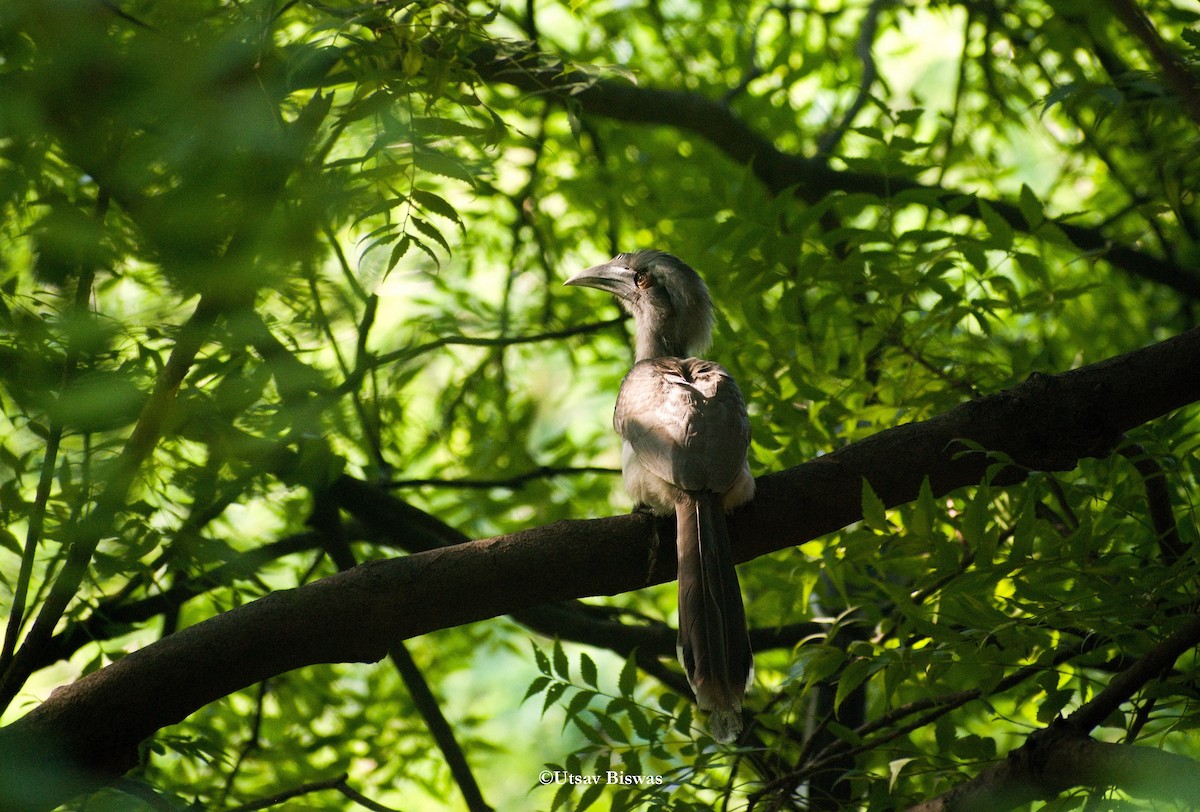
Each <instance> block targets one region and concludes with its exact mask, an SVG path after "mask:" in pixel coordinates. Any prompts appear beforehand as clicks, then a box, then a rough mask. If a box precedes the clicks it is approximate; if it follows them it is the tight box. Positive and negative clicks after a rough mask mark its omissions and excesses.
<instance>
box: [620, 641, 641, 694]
mask: <svg viewBox="0 0 1200 812" xmlns="http://www.w3.org/2000/svg"><path fill="white" fill-rule="evenodd" d="M636 687H637V660H636V659H635V652H630V653H629V656H628V657H626V658H625V665H624V666H622V668H621V676H620V677H618V678H617V690H618V691H619V692H620V694H621V696H623V697H625V698H626V699H632V698H633V690H634V688H636Z"/></svg>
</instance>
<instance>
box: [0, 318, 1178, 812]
mask: <svg viewBox="0 0 1200 812" xmlns="http://www.w3.org/2000/svg"><path fill="white" fill-rule="evenodd" d="M1197 368H1200V329H1196V330H1192V331H1189V332H1187V333H1184V334H1182V335H1179V336H1176V337H1175V338H1172V339H1169V340H1167V341H1164V342H1162V343H1159V344H1155V345H1152V346H1150V347H1147V348H1144V349H1141V350H1137V351H1134V352H1131V353H1127V354H1126V355H1122V356H1119V357H1116V358H1111V359H1108V360H1105V361H1101V362H1099V363H1096V364H1092V365H1090V366H1086V367H1081V368H1079V369H1074V370H1071V371H1068V372H1064V373H1061V374H1057V375H1038V376H1034V377H1032V378H1030V379H1029V380H1027V381H1025V382H1024V383H1022V384H1020V385H1018V386H1016V387H1013V388H1012V389H1010V390H1008V391H1006V392H1002V393H999V394H997V395H993V396H991V397H988V398H984V399H982V400H978V401H971V402H968V403H964V404H962V405H961V406H958V407H956V408H954V409H951V410H950V411H948V412H946V413H944V414H942V415H939V416H937V417H934V418H931V419H929V420H926V421H923V422H920V423H911V424H906V425H902V426H898V427H896V428H893V429H889V430H887V431H883V432H880V433H879V434H876V435H874V436H873V437H871V438H868V439H866V440H863V441H861V442H858V443H854V444H853V445H850V446H846V447H844V448H841V449H838V450H837V451H834V452H832V453H830V454H827V455H825V456H823V457H820V458H819V459H816V460H814V461H811V462H808V463H805V464H803V465H800V466H797V467H795V468H791V469H788V470H786V471H781V472H778V473H774V474H770V475H767V476H764V477H762V478H760V479H759V482H758V485H759V489H758V496H757V497H756V498H755V500H754V501H753V502H752V503H751V504H750V505H749V506H748V507H747V508H746V509H743V510H741V511H739V512H737V513H735V514H734V516H733V518H732V522H731V524H732V528H731V529H732V531H733V533H734V536H735V538H737V539H739V542H738V544H737V546H736V549H735V551H734V554H735V558H736V559H737V560H739V561H747V560H749V559H752V558H755V557H757V556H760V555H764V554H766V553H769V552H772V551H776V550H780V549H784V548H786V547H789V546H793V545H796V544H800V543H802V542H804V541H807V540H809V539H811V538H815V537H817V536H819V535H822V534H825V533H828V532H831V531H833V530H836V529H838V528H840V527H843V526H845V525H847V524H849V523H850V522H853V521H855V520H857V519H859V518H861V498H860V497H861V488H862V485H861V483H862V481H863V480H864V479H866V480H867V481H869V482H870V483H871V485H872V487H873V489H874V490H875V492H876V494H878V495H879V497H880V498H881V499H882V500H883V502H884V503H885V504H886V505H889V506H894V505H897V504H900V503H902V502H905V501H909V500H911V499H914V498H916V497H917V495H918V493H919V490H920V488H921V483H922V482H923V481H925V480H928V481H929V483H930V487H931V488H932V490H933V492H934V494H935V495H941V494H945V493H947V492H949V491H951V490H954V489H957V488H961V487H964V486H970V485H973V484H977V483H978V482H980V481H981V480H982V479H984V478H985V477H987V476H989V474H990V478H991V481H992V482H993V483H994V484H997V485H1002V484H1010V483H1014V482H1018V481H1020V480H1022V479H1023V478H1024V476H1025V473H1026V470H1027V469H1030V468H1039V469H1042V470H1065V469H1068V468H1071V467H1074V465H1075V464H1076V463H1077V462H1078V460H1079V459H1081V458H1083V457H1089V456H1096V455H1103V454H1107V453H1109V451H1110V450H1111V449H1112V448H1113V447H1114V446H1115V444H1116V442H1117V440H1118V438H1119V437H1120V436H1121V434H1122V433H1123V432H1125V431H1127V430H1129V429H1132V428H1133V427H1135V426H1138V425H1140V424H1142V423H1145V422H1147V421H1149V420H1153V419H1154V418H1156V417H1159V416H1161V415H1164V414H1166V413H1167V412H1169V411H1171V410H1173V409H1176V408H1178V407H1180V406H1184V405H1186V404H1189V403H1194V402H1196V401H1200V376H1198V375H1196V374H1195V370H1196V369H1197ZM963 439H968V440H971V441H973V442H974V443H977V444H978V445H980V446H982V447H984V448H989V449H994V450H995V451H998V452H1001V453H1003V454H1005V455H1007V457H1008V458H1010V459H1012V460H1013V461H1014V462H1013V464H1005V463H997V462H996V458H995V457H993V456H992V455H989V454H984V453H962V452H964V451H965V450H966V449H967V446H964V445H963V444H962V442H961V441H962V440H963ZM989 469H991V470H989ZM353 495H356V496H357V497H358V498H360V499H362V498H365V496H364V494H362V493H358V492H354V494H353ZM343 496H345V494H343ZM341 501H342V500H341V499H339V502H341ZM669 527H670V525H669V523H659V522H658V521H656V520H655V519H654V518H653V517H650V516H647V515H643V514H631V515H624V516H614V517H608V518H602V519H590V520H579V521H560V522H555V523H553V524H550V525H546V526H543V527H536V528H531V529H528V530H524V531H520V532H517V533H512V534H509V535H506V536H499V537H496V538H491V539H482V540H479V541H473V542H469V543H465V544H457V545H453V546H450V547H442V548H436V549H429V550H428V551H427V552H423V553H418V554H416V555H410V556H407V557H404V558H398V559H392V560H387V561H375V562H370V563H366V564H363V565H360V566H358V567H355V568H354V569H351V570H347V571H345V572H340V573H338V574H336V575H332V576H330V577H328V578H324V579H322V580H320V581H316V582H314V583H311V584H306V585H304V586H302V587H299V588H296V589H289V590H282V591H279V592H275V593H272V594H270V595H267V596H266V597H264V598H261V599H259V600H257V601H254V602H252V603H249V604H245V605H243V606H240V607H238V608H237V609H234V610H231V611H229V612H226V613H224V614H221V615H218V616H216V617H213V618H210V619H208V620H206V621H204V622H202V623H199V624H197V625H195V626H191V627H189V628H186V629H183V630H181V631H179V632H176V633H175V634H172V635H170V636H168V637H165V638H163V639H162V640H160V641H158V642H156V643H154V644H151V645H149V646H146V647H145V648H143V649H141V650H139V651H136V652H133V653H132V654H129V655H127V656H126V657H124V658H122V659H121V660H118V661H117V662H115V663H113V664H111V665H109V666H107V667H106V668H103V669H101V670H100V671H97V672H95V673H92V674H89V675H87V676H86V677H84V678H82V679H80V680H79V681H77V682H75V683H73V684H71V685H68V686H64V687H62V688H60V689H58V690H57V691H56V692H55V693H54V695H53V696H51V697H50V698H49V699H48V700H46V701H45V702H43V703H42V704H41V705H40V706H38V707H37V708H35V709H34V710H33V711H32V712H30V713H29V714H27V715H26V716H25V717H24V718H22V719H19V720H18V721H16V722H15V723H13V724H11V725H9V726H8V727H6V728H4V729H3V730H0V807H3V806H5V805H8V806H14V805H17V804H18V803H20V804H24V805H25V807H26V808H30V809H45V808H49V807H51V806H53V805H54V804H55V803H58V802H61V801H63V800H65V799H67V798H69V797H71V796H72V795H74V794H78V793H80V792H84V791H88V790H94V789H95V788H97V787H99V786H101V785H102V784H103V783H105V782H107V781H111V780H112V779H113V778H115V777H117V776H119V775H120V774H121V773H123V772H124V771H125V770H127V769H128V768H129V767H131V766H132V765H133V764H134V763H135V761H136V753H137V746H138V744H139V742H141V741H142V740H144V739H145V738H146V737H148V736H150V735H152V734H153V733H154V732H155V731H156V730H158V729H159V728H161V727H164V726H166V725H169V724H173V723H175V722H178V721H180V720H181V719H183V718H184V717H186V716H187V715H188V714H190V713H192V712H193V711H195V710H197V709H198V708H200V707H202V706H204V705H205V704H207V703H209V702H212V701H214V700H216V699H218V698H220V697H223V696H226V695H228V694H230V693H232V692H234V691H237V690H240V689H242V688H244V687H246V686H248V685H253V684H254V683H256V682H259V681H261V680H263V679H266V678H268V677H270V676H272V675H275V674H280V673H283V672H286V671H290V670H292V669H295V668H300V667H303V666H305V665H311V664H315V663H330V662H374V661H377V660H379V659H380V658H382V657H383V656H384V655H385V654H386V653H387V649H388V646H389V645H391V644H392V643H394V642H395V641H397V640H402V639H406V638H409V637H414V636H416V635H420V634H424V633H426V632H429V631H432V630H434V629H441V628H447V627H450V626H456V625H460V624H464V623H470V622H474V621H478V620H484V619H487V618H491V617H495V616H497V615H501V614H512V613H515V612H518V611H520V610H522V609H527V608H529V607H533V606H538V605H540V604H545V603H549V602H554V601H563V600H568V599H571V598H580V597H585V596H594V595H613V594H617V593H620V592H625V591H629V590H634V589H640V588H642V587H644V586H648V585H650V584H656V583H661V582H664V581H667V580H670V579H672V578H673V577H674V555H673V554H672V552H671V549H670V547H671V544H672V539H671V533H670V530H669ZM411 532H413V531H412V529H411V525H402V526H400V528H399V529H398V530H397V531H396V533H397V535H405V536H407V535H408V534H410V533H411ZM418 532H428V531H418ZM412 541H414V540H413V539H408V538H397V539H396V543H400V544H406V543H408V542H412ZM23 791H25V792H28V793H30V795H29V796H27V797H22V794H21V793H22V792H23Z"/></svg>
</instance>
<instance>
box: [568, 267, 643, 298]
mask: <svg viewBox="0 0 1200 812" xmlns="http://www.w3.org/2000/svg"><path fill="white" fill-rule="evenodd" d="M563 284H564V285H578V286H580V287H585V288H597V289H598V290H606V291H608V292H609V293H612V294H614V295H616V296H620V297H621V298H622V299H627V298H629V296H630V294H632V293H633V292H634V291H635V290H636V288H635V287H634V284H633V275H632V274H631V273H630V272H629V269H628V268H626V267H624V266H621V265H616V264H614V263H612V262H605V263H604V264H603V265H593V266H592V267H591V268H588V269H587V270H584V271H580V272H579V273H577V274H575V275H574V276H572V277H571V278H570V279H568V280H567V281H566V282H563Z"/></svg>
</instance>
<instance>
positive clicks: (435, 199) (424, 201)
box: [412, 189, 466, 230]
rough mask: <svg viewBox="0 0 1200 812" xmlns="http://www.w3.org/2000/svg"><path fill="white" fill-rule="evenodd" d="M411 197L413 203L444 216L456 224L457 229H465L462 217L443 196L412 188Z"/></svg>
mask: <svg viewBox="0 0 1200 812" xmlns="http://www.w3.org/2000/svg"><path fill="white" fill-rule="evenodd" d="M412 199H413V202H414V203H416V204H417V205H418V206H420V207H421V208H422V209H424V210H425V211H427V212H430V213H431V214H436V215H438V216H440V217H445V218H446V219H447V220H450V221H452V222H453V223H454V224H455V225H456V226H458V227H459V229H462V230H465V228H466V226H465V225H464V224H463V220H462V217H460V216H459V214H458V212H457V211H455V209H454V207H453V206H451V205H450V203H449V202H447V201H446V199H445V198H443V197H441V196H439V195H436V194H434V193H433V192H427V191H425V190H424V189H413V190H412Z"/></svg>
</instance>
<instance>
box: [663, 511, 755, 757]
mask: <svg viewBox="0 0 1200 812" xmlns="http://www.w3.org/2000/svg"><path fill="white" fill-rule="evenodd" d="M675 515H676V525H677V535H676V538H677V545H678V550H679V661H680V663H682V665H683V669H684V671H685V673H686V674H687V678H688V683H689V684H690V685H691V686H692V690H693V691H695V693H696V702H697V704H698V705H699V706H700V709H701V710H705V711H709V713H710V716H709V723H708V724H709V731H710V732H711V733H712V734H713V737H714V738H715V739H717V740H718V741H722V742H728V741H732V740H733V739H734V738H736V737H737V735H738V733H740V732H741V729H742V718H741V709H742V696H743V694H744V693H745V692H746V688H747V686H748V685H749V684H750V681H751V680H752V679H753V676H754V663H753V655H752V654H751V651H750V638H749V635H748V634H747V632H746V612H745V609H744V608H743V606H742V593H741V589H740V588H739V586H738V580H737V570H736V569H734V566H733V555H732V552H731V549H730V538H729V531H728V528H727V527H726V524H725V514H724V511H723V510H722V507H721V499H720V497H719V496H718V495H717V494H715V493H711V492H702V493H695V494H689V495H688V496H687V497H686V498H684V499H681V500H680V501H679V503H678V504H677V505H676V507H675Z"/></svg>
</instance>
